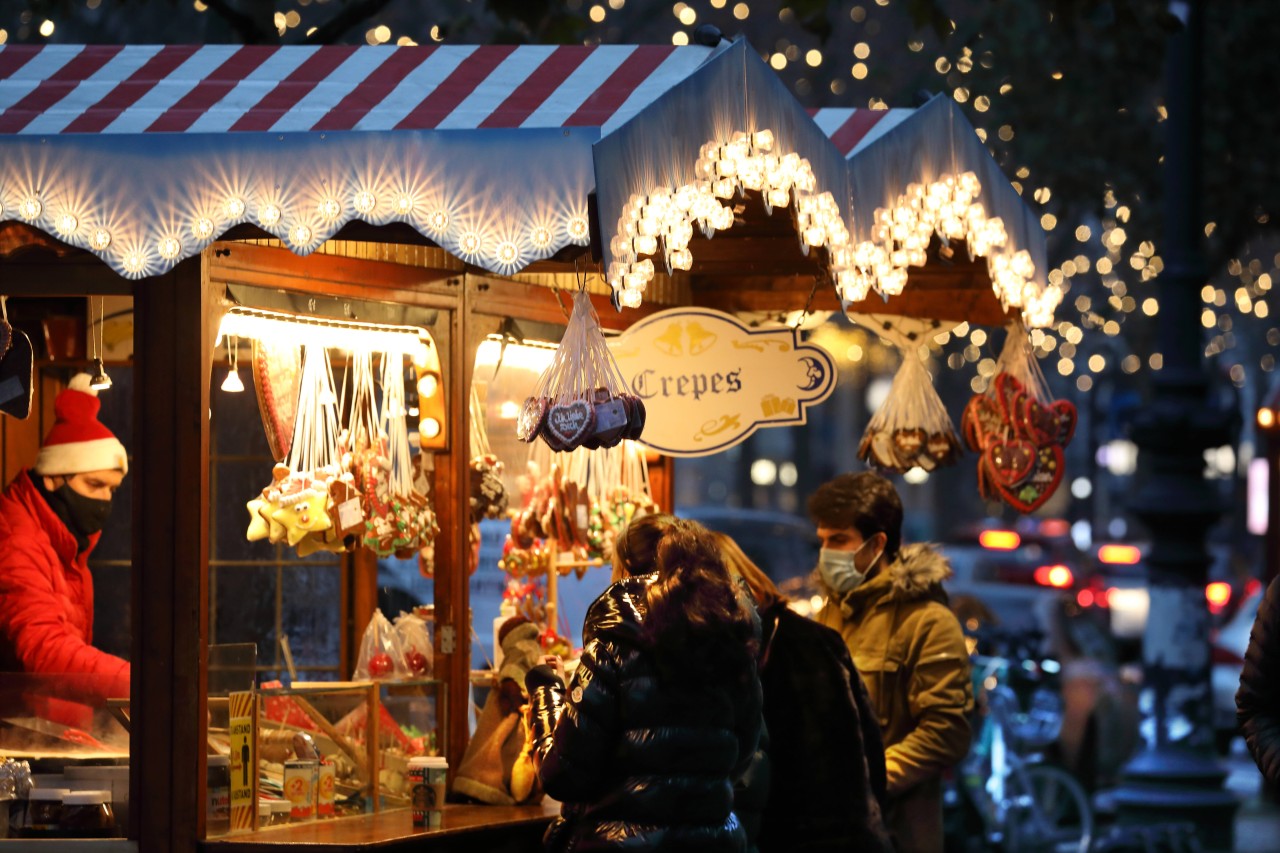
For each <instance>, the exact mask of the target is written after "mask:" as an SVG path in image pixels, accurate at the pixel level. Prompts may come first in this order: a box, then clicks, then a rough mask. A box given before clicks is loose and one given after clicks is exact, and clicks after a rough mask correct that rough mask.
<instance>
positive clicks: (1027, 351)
mask: <svg viewBox="0 0 1280 853" xmlns="http://www.w3.org/2000/svg"><path fill="white" fill-rule="evenodd" d="M960 426H961V430H962V432H963V434H964V440H965V443H966V444H967V445H968V446H969V447H970V448H971V449H973V450H975V451H977V452H978V453H979V454H981V456H980V457H979V459H978V489H979V491H980V492H981V493H982V496H983V497H984V498H986V499H987V500H1001V501H1004V502H1005V503H1007V504H1008V505H1009V506H1011V507H1013V508H1014V509H1016V510H1018V511H1019V512H1024V513H1028V512H1033V511H1035V510H1036V509H1039V508H1040V507H1041V506H1042V505H1043V504H1044V502H1045V501H1047V500H1048V499H1049V498H1050V497H1051V496H1052V495H1053V493H1054V491H1055V490H1056V489H1057V488H1058V484H1059V483H1061V482H1062V477H1063V473H1064V456H1063V451H1064V449H1065V448H1066V446H1067V444H1068V443H1069V442H1070V441H1071V437H1072V436H1073V435H1074V434H1075V429H1076V407H1075V405H1074V404H1072V403H1071V402H1070V401H1069V400H1055V399H1054V398H1053V395H1052V394H1051V393H1050V391H1049V385H1048V383H1047V382H1046V381H1045V378H1044V372H1043V371H1041V369H1040V362H1039V360H1038V359H1037V358H1036V355H1035V352H1034V351H1033V350H1032V348H1031V342H1030V339H1029V336H1028V334H1027V330H1026V328H1025V327H1024V326H1023V325H1022V323H1021V321H1015V322H1014V323H1012V324H1011V325H1010V326H1009V334H1008V336H1007V337H1006V338H1005V342H1004V348H1003V349H1002V350H1001V351H1000V358H999V359H997V361H996V373H995V376H994V378H993V379H992V381H991V383H990V385H989V386H988V387H987V390H986V391H985V392H983V393H981V394H974V395H973V397H971V398H970V400H969V403H968V405H966V406H965V410H964V415H963V416H962V417H961V419H960Z"/></svg>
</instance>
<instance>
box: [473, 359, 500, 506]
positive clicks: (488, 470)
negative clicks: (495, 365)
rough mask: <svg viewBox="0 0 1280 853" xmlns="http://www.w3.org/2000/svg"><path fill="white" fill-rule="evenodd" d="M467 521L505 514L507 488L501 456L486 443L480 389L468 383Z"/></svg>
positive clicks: (485, 428) (486, 426) (487, 435)
mask: <svg viewBox="0 0 1280 853" xmlns="http://www.w3.org/2000/svg"><path fill="white" fill-rule="evenodd" d="M470 414H471V463H470V464H471V522H472V523H473V524H478V523H479V522H480V521H481V520H483V519H486V518H491V519H492V518H506V515H507V504H508V498H507V488H506V486H505V485H503V483H502V469H503V466H502V460H500V459H498V457H497V455H496V454H495V453H494V452H493V450H492V449H491V448H490V447H489V428H488V424H487V423H486V422H485V411H484V406H483V405H482V404H481V403H480V392H479V390H478V389H477V388H476V386H475V383H474V382H473V383H472V384H471V402H470Z"/></svg>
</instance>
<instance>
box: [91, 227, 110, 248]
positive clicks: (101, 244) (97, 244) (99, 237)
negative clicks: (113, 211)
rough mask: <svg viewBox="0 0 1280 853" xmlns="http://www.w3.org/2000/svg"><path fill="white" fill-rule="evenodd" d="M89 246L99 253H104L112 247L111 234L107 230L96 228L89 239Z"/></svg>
mask: <svg viewBox="0 0 1280 853" xmlns="http://www.w3.org/2000/svg"><path fill="white" fill-rule="evenodd" d="M89 245H91V246H93V248H95V249H97V250H98V251H99V252H101V251H104V250H105V249H106V248H107V247H108V246H110V245H111V232H110V231H108V230H107V229H105V228H95V229H94V231H93V236H92V237H90V238H89Z"/></svg>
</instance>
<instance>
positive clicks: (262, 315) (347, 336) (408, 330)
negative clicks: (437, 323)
mask: <svg viewBox="0 0 1280 853" xmlns="http://www.w3.org/2000/svg"><path fill="white" fill-rule="evenodd" d="M229 336H234V337H238V338H252V339H254V340H260V341H262V340H266V341H271V342H272V343H276V344H284V345H292V346H303V345H309V346H314V345H317V344H319V345H322V346H325V347H329V348H331V349H341V350H347V351H349V352H354V351H364V352H386V353H399V354H402V355H408V356H410V357H412V358H413V359H414V361H415V363H416V362H417V361H418V360H419V359H422V358H425V353H426V352H427V351H428V344H427V341H428V338H427V336H426V333H425V332H424V331H423V330H422V329H419V328H418V327H417V326H390V325H380V324H376V323H359V322H356V321H354V320H335V319H329V318H322V317H307V316H302V315H299V314H285V313H282V312H279V311H264V310H261V309H258V308H246V307H244V306H242V305H235V306H232V307H231V309H230V310H228V311H227V313H226V314H225V315H224V316H223V318H222V324H221V326H219V328H218V341H221V340H223V339H224V338H226V337H229ZM215 343H216V342H215Z"/></svg>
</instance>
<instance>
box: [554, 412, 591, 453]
mask: <svg viewBox="0 0 1280 853" xmlns="http://www.w3.org/2000/svg"><path fill="white" fill-rule="evenodd" d="M595 426H596V409H595V406H593V405H592V404H591V403H589V402H588V401H586V400H571V401H570V402H567V403H556V404H555V405H553V406H552V407H551V408H549V409H547V422H546V426H545V428H544V429H545V431H546V432H547V433H549V434H550V435H551V436H552V437H553V438H555V439H556V440H557V441H558V442H559V443H560V444H563V445H564V446H565V449H567V450H568V449H572V448H574V447H577V446H578V445H580V444H582V440H583V439H584V438H586V437H587V436H589V435H591V433H592V432H593V431H594V430H595ZM550 443H551V442H548V444H550Z"/></svg>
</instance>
